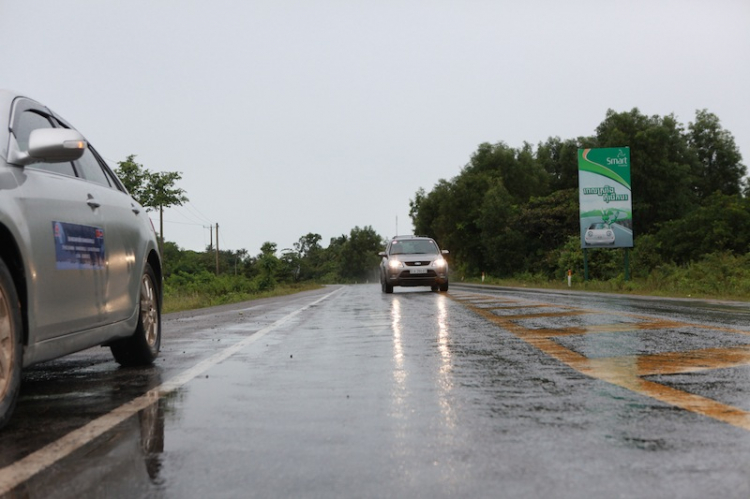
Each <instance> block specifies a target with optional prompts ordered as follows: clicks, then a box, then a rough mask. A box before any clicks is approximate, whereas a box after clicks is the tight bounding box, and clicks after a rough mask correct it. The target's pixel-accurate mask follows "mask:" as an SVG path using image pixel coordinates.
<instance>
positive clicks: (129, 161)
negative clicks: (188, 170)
mask: <svg viewBox="0 0 750 499" xmlns="http://www.w3.org/2000/svg"><path fill="white" fill-rule="evenodd" d="M117 164H118V167H117V168H116V169H115V173H116V174H117V176H118V177H119V178H120V180H121V181H122V183H123V185H124V186H125V188H126V189H127V190H128V192H129V193H130V195H131V196H132V197H133V199H135V200H136V201H138V203H140V204H141V205H142V206H144V207H145V208H146V209H155V210H157V209H158V210H159V246H160V248H161V249H162V250H163V249H164V208H169V207H170V206H182V204H183V203H187V202H188V198H187V196H186V195H185V190H184V189H180V188H179V187H175V183H176V182H177V181H178V180H182V174H181V173H180V172H158V173H153V172H151V171H149V170H148V169H146V168H144V167H143V165H142V164H140V163H136V162H135V154H131V155H130V156H128V157H127V158H126V159H125V161H120V162H119V163H117Z"/></svg>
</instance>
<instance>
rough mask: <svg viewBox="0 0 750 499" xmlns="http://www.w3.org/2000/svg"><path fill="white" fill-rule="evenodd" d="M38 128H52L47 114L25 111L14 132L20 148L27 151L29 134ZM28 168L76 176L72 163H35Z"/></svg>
mask: <svg viewBox="0 0 750 499" xmlns="http://www.w3.org/2000/svg"><path fill="white" fill-rule="evenodd" d="M38 128H52V123H50V121H49V119H47V118H46V117H45V116H42V115H41V114H39V113H35V112H34V111H24V112H23V113H22V114H21V116H19V118H18V120H17V121H16V123H15V126H14V127H13V134H14V135H15V136H16V142H17V143H18V148H19V149H20V150H21V151H26V150H28V148H29V136H30V135H31V132H32V131H34V130H36V129H38ZM27 168H36V169H38V170H47V171H50V172H55V173H61V174H63V175H70V176H71V177H75V175H76V174H75V170H73V165H72V164H71V163H34V164H32V165H29V166H27Z"/></svg>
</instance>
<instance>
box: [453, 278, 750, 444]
mask: <svg viewBox="0 0 750 499" xmlns="http://www.w3.org/2000/svg"><path fill="white" fill-rule="evenodd" d="M449 296H450V295H449ZM480 296H482V295H472V294H469V293H461V294H458V295H453V296H451V298H453V299H455V300H457V301H460V302H462V303H463V304H464V305H466V306H467V307H468V308H469V309H470V310H473V311H474V312H476V313H477V314H479V315H481V316H482V317H484V318H486V319H487V320H489V321H491V322H493V323H495V324H497V325H499V326H501V327H502V328H504V329H506V330H507V331H509V332H510V333H512V334H513V335H515V336H517V337H518V338H520V339H521V340H523V341H525V342H527V343H529V344H530V345H533V346H534V347H536V348H538V349H539V350H541V351H542V352H544V353H545V354H547V355H549V356H551V357H553V358H555V359H557V360H559V361H560V362H562V363H564V364H567V365H568V366H570V367H571V368H573V369H575V370H576V371H578V372H580V373H582V374H585V375H587V376H590V377H592V378H595V379H599V380H602V381H606V382H608V383H612V384H613V385H617V386H620V387H623V388H626V389H628V390H631V391H633V392H636V393H639V394H641V395H645V396H647V397H651V398H653V399H656V400H659V401H661V402H664V403H667V404H670V405H672V406H675V407H679V408H681V409H684V410H686V411H690V412H693V413H696V414H701V415H703V416H706V417H709V418H712V419H715V420H718V421H722V422H724V423H727V424H730V425H732V426H736V427H738V428H742V429H744V430H749V431H750V412H748V411H744V410H742V409H738V408H736V407H733V406H731V405H727V404H723V403H721V402H717V401H715V400H712V399H709V398H707V397H703V396H700V395H695V394H692V393H688V392H686V391H684V390H679V389H676V388H672V387H669V386H666V385H663V384H661V383H657V382H654V381H650V380H647V379H644V377H645V376H652V375H659V374H682V373H691V372H700V371H707V370H712V369H721V368H727V367H737V366H744V365H750V345H746V346H738V347H732V348H707V349H701V350H690V351H683V352H668V353H660V354H648V355H627V356H618V357H604V358H588V357H586V356H585V355H582V354H580V353H578V352H574V351H573V350H571V349H569V348H566V347H564V346H563V345H561V344H560V343H558V342H556V341H555V340H554V339H553V338H555V337H560V336H569V335H582V334H592V333H594V334H595V333H613V332H615V333H616V332H629V331H642V330H649V329H654V330H660V329H662V330H663V329H676V328H684V327H700V328H702V329H710V330H714V331H720V332H725V333H732V334H742V335H748V334H750V332H748V331H743V330H738V329H731V328H725V327H715V326H705V325H702V324H691V323H684V322H676V321H668V320H660V319H654V318H653V317H647V316H640V315H635V314H626V313H622V312H618V313H614V314H611V315H619V316H622V317H628V318H631V319H632V318H635V319H639V320H641V322H632V323H617V324H602V325H592V326H581V327H564V328H560V329H554V328H545V329H533V328H527V327H524V326H522V325H519V324H518V323H516V322H514V321H517V320H519V319H532V318H539V317H566V316H574V315H583V314H594V313H596V314H601V313H602V312H601V311H589V310H584V309H573V308H571V307H559V306H554V308H557V309H569V310H566V311H565V312H557V313H543V314H534V313H533V308H534V307H530V306H528V305H526V304H523V303H522V302H519V304H518V305H517V306H516V307H513V306H510V305H508V303H509V301H508V300H507V299H503V300H497V303H498V307H496V308H488V307H479V306H476V305H475V304H476V303H478V302H479V297H480ZM485 297H486V295H484V296H482V305H487V304H490V303H491V299H487V298H485ZM536 306H537V307H538V306H546V307H553V305H536ZM513 308H517V309H525V308H526V309H529V313H526V314H524V313H521V312H519V313H518V314H513V315H498V314H495V313H493V312H492V310H494V309H502V310H504V311H507V310H509V309H513Z"/></svg>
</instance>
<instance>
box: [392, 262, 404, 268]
mask: <svg viewBox="0 0 750 499" xmlns="http://www.w3.org/2000/svg"><path fill="white" fill-rule="evenodd" d="M388 266H389V267H390V268H392V269H400V268H401V267H403V266H404V264H403V263H401V262H400V261H398V260H388Z"/></svg>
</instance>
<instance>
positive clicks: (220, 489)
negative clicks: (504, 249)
mask: <svg viewBox="0 0 750 499" xmlns="http://www.w3.org/2000/svg"><path fill="white" fill-rule="evenodd" d="M648 307H651V308H649V310H645V308H648ZM645 308H638V307H634V306H633V304H632V303H630V302H628V301H627V300H623V301H619V300H618V299H616V298H595V297H593V296H592V295H589V296H588V297H582V298H575V299H574V298H571V297H564V298H559V297H553V296H551V295H544V294H534V293H529V292H523V293H521V292H516V291H486V290H481V291H480V290H477V289H473V288H463V287H460V286H455V287H454V288H453V289H452V290H451V292H450V293H449V294H444V293H433V292H430V291H424V290H422V289H419V288H416V289H413V290H411V289H407V290H401V289H399V290H397V291H396V292H395V293H393V294H389V295H385V294H383V293H381V292H380V288H379V286H377V285H359V286H346V287H342V288H334V289H328V290H321V291H318V292H312V293H307V294H302V295H298V296H295V297H286V298H282V299H274V300H269V301H260V302H253V303H250V304H244V305H238V306H235V307H224V308H221V309H216V310H214V311H202V312H196V313H195V314H180V315H174V316H170V317H168V318H167V319H166V321H165V342H164V345H165V347H164V348H165V350H164V351H163V354H162V357H161V358H160V362H159V363H158V364H157V365H156V366H155V367H153V368H150V369H148V370H141V371H138V372H135V371H128V370H123V369H119V368H117V367H116V365H115V364H114V361H111V360H110V359H109V358H108V355H104V354H102V353H101V352H100V351H99V350H93V351H87V352H83V353H81V354H77V355H76V356H73V357H71V358H69V359H66V360H60V361H56V362H53V363H48V364H44V365H41V366H38V367H35V368H34V369H32V370H31V371H30V372H29V373H27V374H26V376H25V380H24V383H25V390H24V392H23V393H24V395H23V397H22V400H21V402H20V405H19V408H18V413H19V414H20V419H18V420H17V421H14V422H13V423H12V424H11V426H9V427H8V429H7V431H4V432H3V433H2V434H0V449H1V450H0V466H2V469H0V486H5V487H6V488H5V489H3V490H4V492H9V493H8V495H7V497H31V498H35V497H45V498H48V497H60V498H63V497H81V496H86V497H107V498H116V497H180V498H182V497H430V498H432V497H503V496H507V497H542V496H547V497H562V498H565V497H576V498H577V497H582V496H591V497H610V496H616V497H634V498H635V497H706V496H708V495H711V496H721V497H745V496H747V495H749V494H750V478H749V477H748V474H747V472H746V471H747V470H746V468H747V463H748V462H750V432H749V431H747V430H748V429H750V428H749V427H748V423H747V420H748V412H750V334H748V331H747V330H746V329H743V328H742V327H739V326H738V324H740V323H741V322H742V317H744V315H743V313H742V312H739V313H737V314H735V315H733V313H732V312H731V311H729V312H727V311H726V310H724V309H722V310H723V311H722V312H721V313H719V312H718V311H717V309H715V308H714V309H712V310H714V312H710V313H709V315H710V317H709V320H707V321H705V322H702V321H700V320H698V319H699V316H700V313H699V312H698V311H697V310H695V309H694V310H692V311H690V312H689V314H687V315H683V314H682V312H679V311H673V310H671V309H670V308H669V306H668V305H663V304H661V305H659V308H658V310H657V309H656V308H654V307H653V305H651V304H649V305H648V306H647V307H645ZM723 317H725V318H726V320H724V319H723ZM128 408H130V412H128ZM117 417H119V418H120V419H119V420H117V421H115V422H114V423H113V424H111V425H110V426H109V427H108V428H103V429H101V431H99V432H98V433H96V432H94V433H92V432H90V429H91V427H92V426H97V425H101V424H102V421H107V420H109V418H117ZM73 437H75V438H76V439H79V440H80V441H79V442H78V444H77V446H74V448H72V450H71V449H68V450H67V451H66V452H62V453H61V452H60V449H61V448H62V447H63V446H64V444H66V442H69V440H71V439H72V438H73ZM55 452H57V454H56V453H55ZM24 474H25V475H24ZM7 484H12V487H8V485H7ZM11 489H12V490H11Z"/></svg>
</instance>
